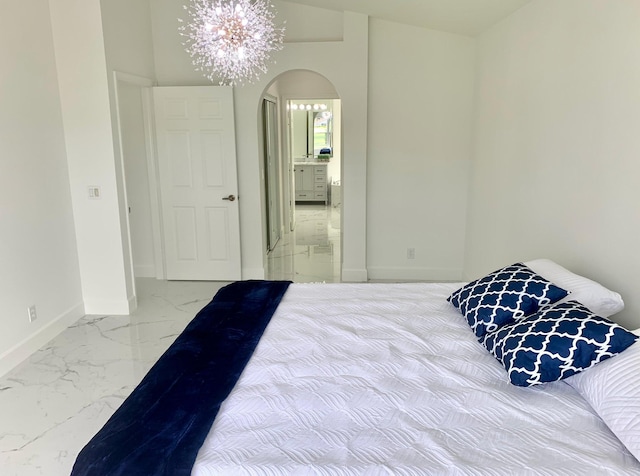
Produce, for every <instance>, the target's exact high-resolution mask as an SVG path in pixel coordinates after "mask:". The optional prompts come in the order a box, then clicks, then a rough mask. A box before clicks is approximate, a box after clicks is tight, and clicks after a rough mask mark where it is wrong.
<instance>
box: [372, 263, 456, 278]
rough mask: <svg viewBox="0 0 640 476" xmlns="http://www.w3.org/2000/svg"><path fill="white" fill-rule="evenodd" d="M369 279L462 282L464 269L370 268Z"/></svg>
mask: <svg viewBox="0 0 640 476" xmlns="http://www.w3.org/2000/svg"><path fill="white" fill-rule="evenodd" d="M369 279H372V280H378V279H379V280H385V281H438V282H445V281H456V282H457V281H462V269H456V268H402V267H383V266H380V267H375V266H374V267H370V268H369Z"/></svg>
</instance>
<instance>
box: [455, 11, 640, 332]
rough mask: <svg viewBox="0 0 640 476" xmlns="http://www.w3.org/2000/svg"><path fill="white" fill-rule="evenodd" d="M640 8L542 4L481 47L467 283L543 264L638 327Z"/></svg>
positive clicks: (494, 30)
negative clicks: (616, 301) (588, 283)
mask: <svg viewBox="0 0 640 476" xmlns="http://www.w3.org/2000/svg"><path fill="white" fill-rule="evenodd" d="M639 31H640V3H639V2H638V1H637V0H606V1H604V0H563V1H561V2H558V1H556V0H536V1H534V2H532V3H531V4H529V5H528V6H526V7H524V8H523V9H521V10H519V11H518V12H517V13H516V14H514V15H512V16H511V17H510V18H508V19H507V20H506V21H504V22H502V23H501V24H499V25H497V26H495V27H494V28H492V29H491V30H490V31H488V32H486V33H485V34H483V35H482V36H481V38H480V40H479V67H478V72H477V77H478V81H477V108H476V110H477V113H476V114H477V115H476V124H477V132H476V137H475V160H474V173H473V180H472V187H471V192H470V197H469V210H470V212H469V220H468V233H467V248H466V249H467V256H466V275H467V278H469V279H470V278H473V277H477V276H479V275H481V274H484V273H486V272H489V271H492V270H493V269H496V268H498V267H500V266H502V265H505V264H509V263H511V262H514V261H518V260H527V259H531V258H537V257H548V258H552V259H555V260H556V261H558V262H559V263H561V264H562V265H564V266H567V267H569V268H571V269H572V270H574V271H576V272H579V273H582V274H585V275H587V276H589V277H590V278H593V279H596V280H598V281H600V282H602V283H603V284H605V285H607V286H609V287H611V288H612V289H614V290H616V291H618V292H620V293H621V294H622V296H623V298H624V299H625V301H626V305H627V307H626V310H625V311H624V312H623V313H622V314H620V315H619V316H618V317H617V319H618V320H619V321H620V322H621V323H623V324H627V325H629V326H635V327H637V326H640V295H639V293H638V289H639V288H640V277H638V276H639V275H638V268H639V267H640V266H639V265H640V258H639V257H638V254H637V252H636V247H637V242H638V236H639V235H640V213H638V203H639V198H638V177H639V176H640V160H639V157H640V133H639V131H640V86H639V85H640V41H638V32H639Z"/></svg>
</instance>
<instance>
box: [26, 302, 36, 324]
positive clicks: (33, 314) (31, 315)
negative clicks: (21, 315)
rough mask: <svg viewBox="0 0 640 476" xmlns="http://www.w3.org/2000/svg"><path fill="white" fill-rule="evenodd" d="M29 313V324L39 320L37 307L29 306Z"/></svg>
mask: <svg viewBox="0 0 640 476" xmlns="http://www.w3.org/2000/svg"><path fill="white" fill-rule="evenodd" d="M27 313H28V314H29V322H33V321H35V320H36V319H37V318H38V314H37V313H36V306H35V304H34V305H33V306H29V307H28V308H27Z"/></svg>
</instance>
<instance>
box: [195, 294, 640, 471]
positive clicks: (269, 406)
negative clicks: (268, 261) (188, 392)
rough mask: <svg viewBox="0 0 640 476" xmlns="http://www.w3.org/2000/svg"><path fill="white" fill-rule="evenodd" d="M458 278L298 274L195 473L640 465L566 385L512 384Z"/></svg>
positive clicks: (563, 468) (618, 468)
mask: <svg viewBox="0 0 640 476" xmlns="http://www.w3.org/2000/svg"><path fill="white" fill-rule="evenodd" d="M457 287H459V285H458V284H455V283H454V284H446V283H445V284H443V283H430V284H419V283H411V284H292V285H291V286H290V287H289V289H288V291H287V293H286V294H285V296H284V298H283V300H282V302H281V303H280V306H279V307H278V309H277V311H276V313H275V315H274V316H273V319H272V321H271V323H270V324H269V327H268V328H267V330H266V332H265V334H264V335H263V337H262V340H261V341H260V343H259V344H258V347H257V349H256V351H255V353H254V355H253V357H252V358H251V360H250V362H249V364H248V366H247V367H246V369H245V370H244V372H243V374H242V376H241V377H240V380H239V381H238V383H237V385H236V387H235V389H234V390H233V392H232V393H231V395H230V396H229V397H228V398H227V400H226V401H225V402H224V403H223V405H222V408H221V410H220V413H219V414H218V416H217V419H216V421H215V422H214V424H213V426H212V428H211V431H210V432H209V434H208V436H207V438H206V441H205V443H204V445H203V446H202V447H201V449H200V452H199V453H198V457H197V460H196V464H195V466H194V467H193V470H192V474H193V475H195V476H207V475H221V474H224V475H226V474H233V475H279V474H295V475H316V474H320V475H325V474H331V475H352V474H353V475H355V474H358V475H378V474H394V475H405V474H406V475H414V474H438V475H440V474H443V475H449V474H450V475H456V474H464V475H469V474H478V475H494V474H495V475H512V474H519V475H520V474H523V475H526V474H545V475H548V474H558V475H572V474H575V475H585V474H598V475H605V474H612V475H614V474H615V475H619V474H640V463H639V462H638V461H637V460H636V459H635V458H634V457H633V456H632V455H631V454H630V453H629V452H628V451H627V450H626V448H625V447H624V445H623V444H622V443H620V441H619V440H618V439H617V438H616V437H615V435H613V433H611V431H610V430H609V429H608V427H607V426H606V425H605V424H604V423H603V421H602V420H601V419H600V418H599V417H598V416H597V414H596V413H595V412H594V410H593V409H592V408H591V407H590V406H589V404H588V403H587V402H586V401H585V400H583V399H582V397H581V396H580V395H579V394H578V393H577V392H576V391H575V390H573V389H572V388H571V387H570V386H569V385H567V384H566V383H564V382H555V383H551V384H545V385H542V386H537V387H530V388H521V387H515V386H513V385H511V384H509V383H508V380H507V375H506V373H505V371H504V369H503V367H502V366H501V365H500V364H499V363H498V362H497V361H496V360H495V359H494V358H493V357H492V356H491V355H490V354H489V353H488V352H487V351H486V350H485V349H484V348H483V347H482V346H481V345H480V344H479V343H478V342H477V341H476V340H475V338H474V336H473V333H472V332H471V330H470V329H469V327H468V326H467V324H466V322H465V320H464V319H463V318H462V316H461V315H460V314H459V313H458V312H457V310H456V309H455V308H454V307H453V306H451V305H450V304H449V303H448V302H447V301H446V298H447V296H449V295H450V294H451V292H452V291H454V290H455V289H457Z"/></svg>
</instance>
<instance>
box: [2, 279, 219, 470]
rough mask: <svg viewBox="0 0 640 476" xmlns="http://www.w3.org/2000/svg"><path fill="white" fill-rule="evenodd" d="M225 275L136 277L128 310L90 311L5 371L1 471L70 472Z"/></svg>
mask: <svg viewBox="0 0 640 476" xmlns="http://www.w3.org/2000/svg"><path fill="white" fill-rule="evenodd" d="M224 284H226V283H213V282H167V281H158V280H155V279H138V280H136V285H137V289H138V309H137V310H136V312H135V313H134V314H132V315H131V316H86V317H84V318H82V319H80V320H79V321H78V322H77V323H76V324H75V325H73V326H71V327H69V328H68V329H67V330H65V331H64V332H63V333H62V334H60V335H59V336H58V337H56V338H55V339H54V340H52V341H51V342H49V343H48V344H47V345H46V346H44V347H43V348H42V349H40V350H39V351H38V352H36V353H35V354H33V355H32V356H31V357H30V358H29V359H28V360H26V361H25V362H23V363H22V364H20V365H19V366H18V367H16V368H15V369H14V370H12V371H11V372H10V373H8V374H6V375H5V376H4V377H2V378H0V475H2V476H35V475H38V476H41V475H44V476H68V475H69V474H70V472H71V468H72V466H73V463H74V461H75V458H76V456H77V454H78V452H79V451H80V450H81V449H82V447H83V446H84V445H85V444H86V443H87V442H88V441H89V439H90V438H91V437H92V436H93V435H94V434H95V433H96V432H97V431H98V430H99V429H100V428H101V427H102V425H103V424H104V423H105V422H106V421H107V419H108V418H109V417H110V416H111V415H112V414H113V412H114V411H115V410H116V408H118V406H119V405H120V404H121V403H122V402H123V401H124V399H125V398H126V396H127V395H129V394H130V393H131V391H132V390H133V389H134V388H135V386H136V385H137V384H138V382H139V381H140V380H141V379H142V377H143V376H144V375H145V374H146V372H147V371H148V370H149V368H151V366H152V365H153V363H154V362H155V361H156V360H157V359H158V357H160V355H161V354H162V353H163V352H164V351H165V350H166V349H167V347H168V346H169V345H170V344H171V343H172V342H173V341H174V339H175V338H176V337H177V336H178V334H179V333H180V332H181V331H182V330H183V329H184V327H185V326H186V325H187V323H188V322H189V321H190V320H191V319H192V318H193V317H194V316H195V315H196V313H197V312H198V311H199V310H200V309H201V308H202V307H204V306H205V304H207V303H208V302H209V301H210V300H211V298H212V297H213V295H214V294H215V293H216V291H217V290H218V289H219V288H220V287H221V286H223V285H224Z"/></svg>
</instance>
